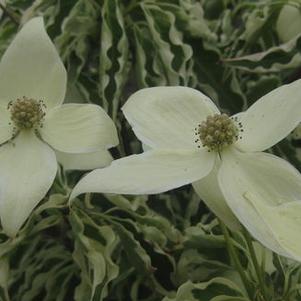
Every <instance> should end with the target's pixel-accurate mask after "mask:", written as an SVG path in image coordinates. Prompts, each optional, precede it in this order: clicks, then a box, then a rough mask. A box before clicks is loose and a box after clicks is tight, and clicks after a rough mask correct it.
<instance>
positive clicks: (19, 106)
mask: <svg viewBox="0 0 301 301" xmlns="http://www.w3.org/2000/svg"><path fill="white" fill-rule="evenodd" d="M45 107H46V106H45V105H44V103H43V101H41V100H40V101H37V100H35V99H32V98H27V97H25V96H23V98H21V99H20V98H18V99H17V100H15V101H11V102H10V103H9V104H8V110H9V111H10V114H11V115H10V118H11V120H12V122H13V123H14V125H15V126H16V128H17V129H19V130H22V129H32V128H36V127H38V126H40V127H41V126H42V121H43V118H44V116H45V112H44V109H45Z"/></svg>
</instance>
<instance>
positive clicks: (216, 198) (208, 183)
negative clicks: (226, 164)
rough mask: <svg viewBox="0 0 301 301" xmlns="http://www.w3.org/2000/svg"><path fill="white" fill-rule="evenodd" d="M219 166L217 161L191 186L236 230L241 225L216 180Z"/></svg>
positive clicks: (213, 210)
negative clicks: (208, 171)
mask: <svg viewBox="0 0 301 301" xmlns="http://www.w3.org/2000/svg"><path fill="white" fill-rule="evenodd" d="M219 166H220V163H218V162H217V163H216V164H215V167H214V169H213V170H212V171H211V172H210V174H208V175H207V176H206V177H204V178H202V179H201V180H198V181H197V182H194V183H192V186H193V188H194V190H195V191H196V193H197V194H198V195H199V197H200V198H201V199H202V200H203V201H204V202H205V203H206V205H207V206H208V207H209V209H210V210H211V211H212V212H213V213H214V214H215V215H216V216H217V217H218V218H219V219H221V220H222V221H223V222H224V223H225V224H226V225H227V226H228V227H229V228H230V229H232V230H234V231H237V230H239V229H241V225H240V223H239V221H238V220H237V218H236V217H235V215H234V214H233V213H232V211H231V209H230V208H229V206H228V205H227V203H226V200H225V198H224V196H223V194H222V192H221V190H220V188H219V184H218V181H217V172H218V169H219Z"/></svg>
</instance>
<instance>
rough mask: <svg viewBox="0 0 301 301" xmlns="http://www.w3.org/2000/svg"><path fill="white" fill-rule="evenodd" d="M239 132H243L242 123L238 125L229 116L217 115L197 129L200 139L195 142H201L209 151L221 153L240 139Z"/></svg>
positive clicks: (209, 118) (196, 132)
mask: <svg viewBox="0 0 301 301" xmlns="http://www.w3.org/2000/svg"><path fill="white" fill-rule="evenodd" d="M239 131H242V129H241V124H240V123H238V125H236V124H235V123H234V121H233V120H232V119H231V118H230V117H229V116H228V115H227V114H215V115H212V116H208V117H207V119H206V120H204V121H203V122H202V123H200V124H199V125H198V127H197V128H195V135H196V136H197V137H198V138H197V139H196V140H195V142H196V143H198V142H201V143H202V145H203V146H204V147H207V148H208V149H209V151H217V152H220V151H221V150H222V149H223V148H225V147H227V146H229V145H231V144H233V143H234V142H235V141H236V140H237V139H238V138H239Z"/></svg>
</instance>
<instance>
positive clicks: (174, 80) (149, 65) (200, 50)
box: [0, 0, 301, 301]
mask: <svg viewBox="0 0 301 301" xmlns="http://www.w3.org/2000/svg"><path fill="white" fill-rule="evenodd" d="M288 2H289V3H290V4H291V5H293V6H296V7H298V5H299V8H300V6H301V4H300V2H299V1H298V0H295V1H294V0H291V1H283V0H274V1H273V0H263V1H252V0H249V1H244V0H199V1H197V0H157V1H156V0H132V1H130V0H98V1H97V0H36V1H32V0H6V3H5V4H4V5H2V6H3V7H2V8H3V9H4V12H3V14H2V17H1V20H0V22H1V23H0V56H1V55H2V54H3V52H4V51H5V49H6V48H7V46H8V45H9V43H10V41H11V40H12V38H13V37H14V35H15V33H16V32H17V30H18V28H19V26H20V25H22V24H24V23H25V22H26V21H27V20H28V19H30V18H31V17H33V16H37V15H42V16H44V20H45V23H46V27H47V31H48V33H49V35H50V37H51V39H52V40H53V41H54V42H55V44H56V46H57V48H58V50H59V52H60V55H61V57H62V59H63V61H64V63H65V65H66V68H67V70H68V76H69V82H68V93H67V96H66V98H67V101H70V102H89V103H96V104H98V105H101V106H102V107H103V108H105V110H106V111H107V112H108V113H109V115H110V116H111V117H112V118H113V120H114V122H115V124H116V126H117V127H118V130H119V136H120V145H119V146H118V147H117V148H116V149H114V150H113V151H112V153H113V155H114V157H115V158H119V157H123V156H125V155H129V154H132V153H138V152H140V151H141V145H140V143H139V142H138V141H137V139H136V138H135V136H134V135H133V133H132V132H131V130H130V128H129V125H128V124H127V123H126V122H125V119H124V117H123V116H122V114H121V111H120V107H121V106H122V104H123V103H124V102H125V101H126V99H127V98H128V96H129V95H130V94H131V93H132V92H134V91H136V90H138V89H140V88H144V87H149V86H159V85H183V86H190V87H193V88H196V89H199V90H201V91H203V92H204V93H206V94H207V95H209V96H210V97H211V98H212V99H213V100H214V101H215V102H216V103H217V104H218V106H219V107H220V108H221V109H222V110H224V111H225V112H229V113H231V114H233V113H236V112H239V111H242V110H245V109H246V108H248V107H249V106H250V105H251V104H252V103H253V102H254V101H256V100H257V99H258V98H260V97H261V96H262V95H264V94H266V93H267V92H269V91H270V90H272V89H274V88H276V87H278V86H280V85H282V84H285V83H290V82H292V81H294V80H296V79H298V78H300V77H301V69H300V67H301V26H300V29H299V32H298V31H297V32H293V34H290V36H287V35H286V34H285V32H286V30H285V28H288V26H290V22H291V20H290V17H289V16H282V17H280V16H279V15H281V11H282V8H283V6H284V5H285V4H287V3H288ZM299 17H300V20H301V8H300V15H299ZM297 18H298V15H297ZM294 20H295V21H296V22H297V19H296V18H295V19H294ZM298 22H299V21H298ZM300 22H301V21H300ZM299 24H300V23H299ZM283 32H284V34H283ZM28 72H30V70H28ZM46 72H47V70H46ZM299 132H300V130H296V131H295V132H294V133H293V135H291V136H290V137H288V138H287V139H285V140H283V141H281V142H280V143H279V144H278V145H276V146H275V147H274V148H273V149H272V150H271V151H272V152H274V153H275V154H277V155H279V156H281V157H283V158H285V159H287V160H289V161H290V162H291V163H292V164H294V166H296V167H297V168H298V169H299V170H300V168H301V165H300V162H301V155H300V149H299V147H300V140H299V138H300V137H301V136H300V134H299ZM82 175H83V173H80V172H68V173H67V172H65V171H64V170H62V169H61V171H60V173H59V175H58V176H57V179H56V181H55V183H54V185H53V188H52V189H51V191H50V193H49V194H48V195H47V197H46V198H45V199H44V200H43V201H42V202H41V204H40V205H39V206H38V207H37V208H36V210H35V211H34V212H33V213H32V215H31V216H30V218H29V220H28V221H27V223H26V224H25V225H24V227H23V228H22V231H21V232H20V233H19V235H18V237H17V238H16V239H14V240H10V239H8V238H7V237H6V236H5V235H4V234H3V233H0V243H1V244H0V256H1V260H0V285H1V290H0V299H1V300H9V297H8V296H10V299H11V300H12V301H20V300H22V301H34V300H45V301H52V300H57V301H60V300H61V301H63V300H64V301H65V300H68V301H69V300H76V301H88V300H91V301H101V300H107V301H113V300H114V301H125V300H133V301H138V300H139V301H156V300H164V301H184V300H185V301H195V300H196V301H234V300H237V301H248V300H249V301H253V300H255V301H256V300H258V301H262V300H266V301H267V300H275V301H277V300H279V301H282V300H287V301H289V300H290V301H298V300H301V287H300V283H301V265H300V264H299V263H297V262H293V261H291V260H287V259H285V258H281V257H279V256H277V255H275V254H272V253H271V252H270V251H268V250H266V249H264V248H263V247H262V246H261V245H260V244H259V243H257V242H253V243H252V244H253V248H250V246H249V245H248V241H246V239H245V236H244V235H242V234H241V233H229V232H228V230H227V229H225V228H223V227H221V226H220V224H219V223H218V221H217V220H216V219H215V216H214V215H213V214H212V213H210V212H209V211H208V209H207V208H206V207H205V205H204V204H203V203H202V201H201V200H199V198H198V197H197V196H196V195H195V194H194V192H193V191H192V189H191V188H188V187H184V188H181V189H177V190H175V191H172V192H170V193H166V194H162V195H158V196H149V197H146V196H140V197H127V198H126V197H123V196H112V195H86V196H85V197H84V198H82V199H80V200H77V201H76V202H74V203H73V205H72V207H69V206H68V204H67V199H68V194H69V193H70V190H71V189H72V187H73V186H74V184H75V183H76V181H77V180H78V179H79V178H80V177H81V176H82ZM129 176H130V175H129ZM227 235H229V239H230V240H231V241H232V243H233V245H234V246H235V249H236V251H237V252H238V256H239V258H240V261H241V263H242V268H243V270H244V272H245V275H246V278H247V281H248V283H249V285H248V287H245V286H244V285H243V283H242V280H241V277H240V275H239V271H238V270H237V268H236V266H235V264H234V263H233V260H232V259H231V257H230V256H229V252H228V251H229V247H228V248H227V241H226V240H225V237H226V236H227ZM252 250H254V251H255V254H252ZM230 251H231V250H230ZM254 255H255V256H256V259H257V261H258V263H259V266H260V273H261V276H262V279H263V282H264V286H265V290H266V291H265V296H266V299H264V297H263V295H264V293H263V292H262V290H261V289H260V288H261V287H260V277H258V270H257V271H256V266H255V265H254ZM262 279H261V280H262ZM267 296H268V299H267Z"/></svg>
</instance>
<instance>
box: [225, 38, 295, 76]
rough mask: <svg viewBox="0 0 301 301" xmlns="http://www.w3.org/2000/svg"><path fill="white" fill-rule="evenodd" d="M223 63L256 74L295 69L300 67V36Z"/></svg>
mask: <svg viewBox="0 0 301 301" xmlns="http://www.w3.org/2000/svg"><path fill="white" fill-rule="evenodd" d="M224 62H225V63H226V64H227V65H229V66H232V67H235V68H238V69H242V70H246V71H249V72H256V73H265V72H279V71H281V70H286V69H292V68H297V67H299V66H301V34H300V35H298V36H297V37H296V38H294V39H292V40H290V41H288V42H287V43H284V44H281V45H279V46H274V47H271V48H269V49H268V50H266V51H263V52H258V53H254V54H250V55H246V56H241V57H235V58H230V59H224Z"/></svg>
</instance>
